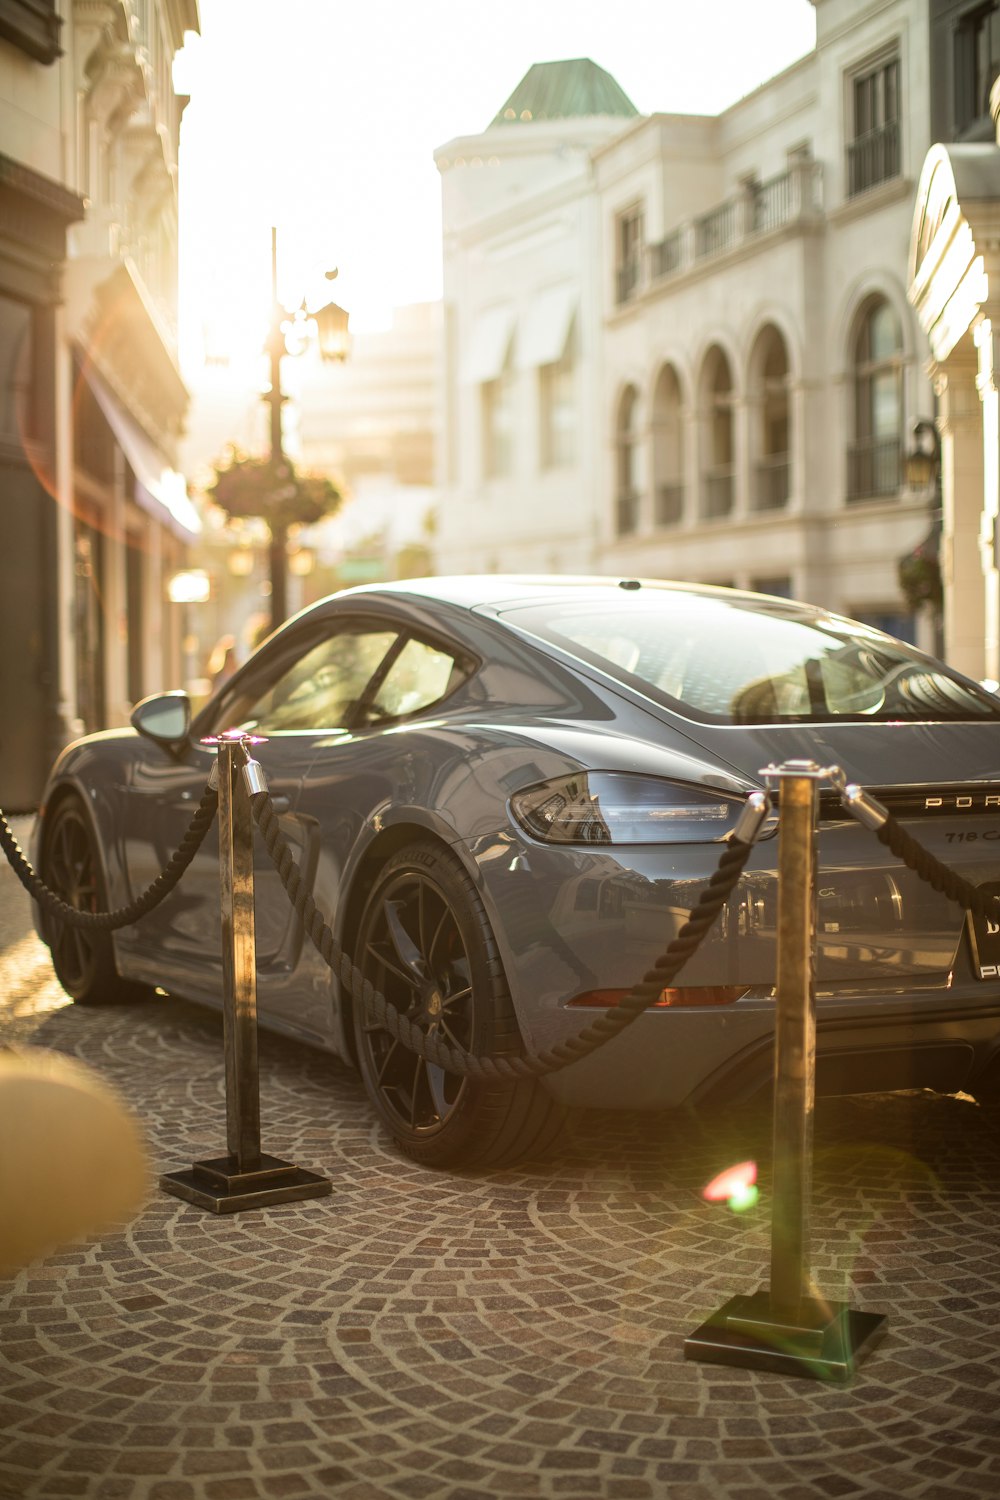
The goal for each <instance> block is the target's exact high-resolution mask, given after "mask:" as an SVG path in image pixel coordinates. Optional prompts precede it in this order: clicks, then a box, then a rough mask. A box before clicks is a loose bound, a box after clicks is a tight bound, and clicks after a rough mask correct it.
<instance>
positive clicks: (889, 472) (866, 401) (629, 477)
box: [436, 0, 990, 646]
mask: <svg viewBox="0 0 1000 1500" xmlns="http://www.w3.org/2000/svg"><path fill="white" fill-rule="evenodd" d="M814 3H815V6H816V13H817V42H816V47H815V49H814V51H813V52H812V53H810V54H809V55H808V56H807V57H805V58H803V59H802V60H801V61H800V62H798V63H796V64H795V65H793V66H792V67H791V68H789V69H787V70H786V71H785V72H783V73H781V74H780V75H778V77H776V78H774V79H772V80H770V81H769V82H768V83H766V84H764V85H762V87H761V88H759V89H757V90H756V91H755V92H754V93H752V94H750V95H748V96H747V97H746V98H745V99H742V100H740V101H739V102H738V103H737V104H735V105H733V106H732V107H731V108H729V109H727V110H725V111H724V112H723V113H722V114H720V115H718V116H714V117H705V116H681V115H670V114H656V115H651V116H644V117H639V116H637V115H635V114H634V113H633V114H629V113H627V112H625V111H623V112H622V113H620V114H618V115H614V114H612V113H610V112H609V111H608V110H607V109H605V113H604V114H603V116H602V117H601V118H600V119H595V118H594V117H592V116H586V115H580V114H577V115H573V114H572V113H570V112H568V109H567V99H568V101H569V105H570V106H578V104H579V99H580V93H579V91H577V93H576V95H574V94H573V93H572V91H566V93H564V98H563V100H562V101H561V102H562V105H563V107H564V110H566V112H564V114H563V115H562V116H561V117H559V118H553V117H552V116H553V113H554V111H553V109H552V107H551V106H552V94H551V92H550V93H549V95H548V98H547V99H545V98H544V90H543V89H542V88H541V84H542V83H543V82H544V81H546V80H545V79H544V77H540V76H538V75H537V74H536V77H535V88H534V93H533V96H532V98H530V99H528V101H527V102H526V103H525V104H524V105H523V109H522V108H518V109H516V110H515V111H514V112H513V114H511V115H505V111H501V113H500V115H499V116H498V117H497V119H496V120H495V121H494V122H493V123H492V124H491V126H490V127H489V129H488V130H486V131H485V132H484V133H483V134H482V135H481V136H479V137H474V138H464V139H462V140H459V141H455V142H450V143H449V144H448V145H447V146H444V147H442V148H441V149H440V150H439V151H438V152H437V153H436V157H437V162H438V166H439V169H440V170H441V172H442V182H443V214H444V235H445V252H444V253H445V320H446V336H447V339H448V343H447V346H446V347H447V351H448V357H447V368H448V372H449V373H448V379H447V397H446V405H445V413H446V420H445V439H444V452H445V460H444V463H443V481H444V490H445V503H444V506H443V520H442V534H441V538H440V562H441V566H442V568H443V569H444V570H446V571H462V570H466V569H468V570H479V569H493V568H497V569H505V570H506V569H520V568H527V567H531V568H536V567H541V568H543V569H544V568H558V569H559V570H561V571H568V570H571V569H579V570H584V571H596V572H602V573H607V572H612V573H618V574H621V575H622V576H629V575H636V574H638V575H644V576H654V577H670V578H678V579H684V580H692V581H700V582H713V583H727V584H734V585H736V586H739V587H750V588H755V589H761V590H765V591H769V592H775V593H780V594H788V595H794V596H797V597H804V598H808V599H810V600H812V601H814V602H816V603H819V604H822V605H824V606H825V607H827V608H831V609H835V610H838V611H842V612H845V613H849V614H852V615H855V616H858V617H860V618H862V619H864V620H867V621H869V622H871V623H873V624H876V625H878V626H881V627H884V628H888V629H890V630H892V631H894V632H896V633H898V634H901V635H904V636H908V637H910V638H916V639H918V640H919V642H920V643H921V644H923V645H926V646H933V645H934V644H935V632H934V629H933V618H932V615H931V612H930V611H920V614H919V617H916V618H915V617H914V615H913V613H912V612H911V610H910V608H909V606H908V604H907V601H906V599H905V598H904V597H903V594H902V592H901V588H900V582H899V577H898V564H899V561H900V559H901V557H903V556H904V555H907V554H909V553H911V552H912V551H913V550H914V549H915V548H917V547H918V546H919V545H920V544H921V543H922V542H923V541H924V540H925V539H926V538H927V537H928V533H929V531H930V530H931V528H932V525H933V521H934V514H933V512H934V494H933V492H932V490H931V489H930V488H927V487H921V488H917V489H914V488H911V487H909V486H908V485H907V482H906V479H905V462H904V461H905V457H906V452H907V447H908V444H909V443H910V441H911V434H912V431H913V427H914V424H915V423H916V422H917V421H918V420H920V419H924V420H927V421H930V422H932V423H933V421H934V419H935V417H936V410H935V393H934V390H933V388H932V384H931V381H930V378H929V374H928V370H927V360H928V353H929V350H928V344H927V339H926V336H925V333H924V331H923V329H922V327H921V325H920V322H919V320H918V318H917V316H916V314H915V312H914V309H913V307H912V306H911V304H910V302H909V301H908V297H907V287H908V258H909V248H910V231H911V220H912V213H913V201H914V195H915V191H916V185H917V179H918V177H919V175H920V171H921V167H922V164H923V161H924V158H925V155H926V153H927V150H928V148H929V146H930V145H931V143H932V139H933V137H932V134H931V130H932V124H931V121H932V108H931V99H932V88H931V75H932V57H931V42H932V16H931V9H930V7H929V6H928V4H927V0H814ZM987 8H990V7H987ZM574 66H575V65H572V64H558V65H552V64H550V65H546V67H547V68H548V69H552V68H554V67H559V68H564V69H565V68H572V67H574ZM532 71H533V72H535V70H532ZM543 73H544V69H543ZM531 78H532V74H529V75H528V77H527V78H526V79H525V80H524V82H523V84H522V86H521V87H522V90H527V89H528V85H529V82H530V80H531ZM940 107H941V108H944V107H945V106H944V105H941V106H940ZM539 115H544V116H545V118H539ZM970 128H971V127H970ZM567 308H571V309H572V313H568V312H567V311H566V309H567ZM491 318H492V320H493V322H492V325H491V322H490V319H491ZM491 327H492V328H493V329H494V330H495V332H494V333H493V335H492V337H493V342H492V343H491ZM499 348H503V349H504V351H505V352H504V356H503V358H504V360H505V363H503V364H501V365H500V367H499V369H498V368H497V361H498V359H499V357H500V356H499V355H498V353H497V350H498V349H499ZM504 422H506V423H507V429H508V431H509V434H510V436H509V438H508V440H507V441H508V446H509V448H510V450H511V451H510V455H509V456H506V457H505V456H504V450H503V432H504ZM498 453H499V458H498Z"/></svg>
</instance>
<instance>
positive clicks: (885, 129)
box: [847, 120, 901, 198]
mask: <svg viewBox="0 0 1000 1500" xmlns="http://www.w3.org/2000/svg"><path fill="white" fill-rule="evenodd" d="M900 170H901V161H900V151H899V121H898V120H890V121H889V122H888V123H887V124H885V125H878V126H876V127H875V129H874V130H867V131H865V133H864V135H859V136H858V137H857V139H856V140H853V141H851V142H850V144H849V145H848V147H847V195H848V197H849V198H855V197H857V195H858V193H866V192H867V191H868V189H869V188H873V187H877V186H878V185H879V183H880V182H889V181H890V180H891V179H892V178H893V177H898V176H899V174H900Z"/></svg>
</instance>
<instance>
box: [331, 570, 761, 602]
mask: <svg viewBox="0 0 1000 1500" xmlns="http://www.w3.org/2000/svg"><path fill="white" fill-rule="evenodd" d="M646 589H650V590H654V589H655V590H659V591H663V592H675V593H677V592H679V593H690V594H700V595H704V596H706V597H726V598H732V597H733V595H734V593H739V592H740V591H739V590H734V589H726V588H721V587H716V586H713V585H711V584H698V583H681V582H676V581H673V580H670V579H663V578H617V577H615V576H613V575H612V576H608V575H592V574H565V573H553V574H544V573H469V574H453V575H447V574H446V575H444V576H442V577H436V578H406V579H399V580H397V581H395V582H389V583H366V584H359V585H358V586H357V587H356V588H350V589H344V590H342V591H341V592H340V593H337V594H331V595H330V596H329V599H330V600H334V599H337V600H341V599H349V598H352V597H357V598H363V597H365V596H371V595H375V596H381V595H389V596H397V597H409V598H419V599H435V600H438V601H440V602H442V603H448V604H454V605H457V606H459V607H460V608H465V609H474V608H476V607H480V608H483V607H485V608H487V609H498V608H500V607H502V606H509V605H515V604H536V603H540V602H542V601H544V600H551V599H553V598H554V597H559V596H560V595H562V596H566V595H568V594H570V593H572V592H574V591H575V592H577V593H580V592H583V591H586V592H588V593H591V594H598V595H599V594H604V595H606V596H608V597H611V596H612V595H614V594H615V593H617V591H618V590H624V591H626V592H633V591H637V590H646ZM746 597H754V596H753V595H747V596H746ZM323 602H326V601H323Z"/></svg>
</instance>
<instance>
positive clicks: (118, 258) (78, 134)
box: [0, 0, 200, 808]
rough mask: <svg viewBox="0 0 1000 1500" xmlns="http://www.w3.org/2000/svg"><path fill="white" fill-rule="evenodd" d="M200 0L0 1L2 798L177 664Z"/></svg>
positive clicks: (24, 795) (185, 532)
mask: <svg viewBox="0 0 1000 1500" xmlns="http://www.w3.org/2000/svg"><path fill="white" fill-rule="evenodd" d="M197 29H198V10H197V3H196V0H162V3H159V0H65V3H63V4H60V5H56V4H54V3H48V0H30V3H29V0H0V378H2V386H0V424H2V431H0V466H2V470H3V472H2V477H0V481H2V482H0V641H2V643H3V650H2V651H0V695H2V699H3V702H4V703H5V705H6V706H7V708H8V715H7V723H8V729H7V730H6V731H5V732H4V733H3V736H2V743H0V805H3V806H4V807H7V808H28V807H31V806H33V805H34V804H35V803H36V801H37V798H38V795H39V793H40V790H41V786H42V783H43V780H44V776H45V772H46V770H47V768H48V765H49V763H50V762H51V759H52V757H53V755H54V754H55V753H56V752H57V750H58V749H59V748H60V747H61V745H62V744H64V743H65V742H66V741H67V740H68V739H70V738H72V737H73V736H74V735H76V734H78V733H81V732H84V731H89V730H92V729H98V728H103V727H106V726H108V725H114V724H120V723H124V722H126V721H127V716H128V712H129V709H130V706H131V704H132V703H133V702H134V701H135V700H136V699H137V698H139V697H141V696H143V695H144V694H145V693H148V692H152V691H154V690H156V689H158V688H160V687H163V686H168V685H170V684H171V683H172V682H175V681H177V680H179V675H180V659H181V629H182V622H181V621H180V619H179V618H177V617H176V612H175V611H173V610H172V608H171V605H170V601H169V598H168V592H169V590H168V584H169V578H170V577H171V575H172V574H173V573H174V572H175V571H177V569H178V568H180V567H181V566H182V564H183V562H184V559H185V557H186V551H187V547H188V545H189V543H190V542H191V541H192V539H193V538H194V537H195V536H196V535H197V534H198V531H199V529H200V522H199V520H198V516H197V512H196V510H195V508H194V506H193V505H192V503H191V501H190V499H189V497H188V494H187V487H186V484H185V482H184V480H183V478H182V477H181V475H180V473H179V472H178V470H177V444H178V440H179V436H180V433H181V430H182V426H183V421H184V414H185V411H186V408H187V400H188V398H187V391H186V389H185V387H184V384H183V382H182V380H181V377H180V374H179V371H178V365H177V355H176V323H177V306H176V299H177V292H176V287H177V152H178V141H179V131H180V120H181V114H182V111H183V107H184V102H185V101H184V99H183V98H181V97H178V95H177V94H175V92H174V89H173V83H172V65H173V59H174V56H175V54H176V52H177V51H178V50H179V49H180V47H181V46H182V45H183V39H184V33H185V32H186V31H193V30H197Z"/></svg>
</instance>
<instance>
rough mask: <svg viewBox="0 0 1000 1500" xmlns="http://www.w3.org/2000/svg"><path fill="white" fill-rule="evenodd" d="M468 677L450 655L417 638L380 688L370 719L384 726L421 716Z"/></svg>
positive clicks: (399, 657) (401, 653)
mask: <svg viewBox="0 0 1000 1500" xmlns="http://www.w3.org/2000/svg"><path fill="white" fill-rule="evenodd" d="M465 675H466V673H465V668H464V666H462V665H460V664H459V662H458V661H457V660H456V658H455V656H454V655H453V654H452V653H451V652H450V651H443V650H441V648H440V647H438V646H431V645H428V643H427V642H426V641H418V640H415V639H413V638H411V639H410V640H408V641H407V642H406V645H405V646H404V647H403V649H402V651H400V653H399V655H398V656H397V657H396V658H395V660H394V661H393V662H392V663H391V664H390V666H389V670H388V671H387V672H386V674H385V677H384V678H383V679H382V681H381V683H380V684H379V687H378V691H377V692H376V694H375V696H374V698H373V699H372V701H371V703H370V704H369V706H368V709H367V712H366V719H367V721H368V723H370V724H381V723H383V722H384V721H385V720H386V719H400V718H403V717H404V716H405V715H407V714H415V713H419V712H420V710H421V709H424V708H430V707H431V705H432V704H434V703H437V702H438V700H439V699H441V698H444V697H445V696H446V694H447V693H449V692H450V691H451V689H452V688H453V687H456V686H457V685H458V683H459V682H460V681H461V680H462V678H463V677H464V676H465Z"/></svg>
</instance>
